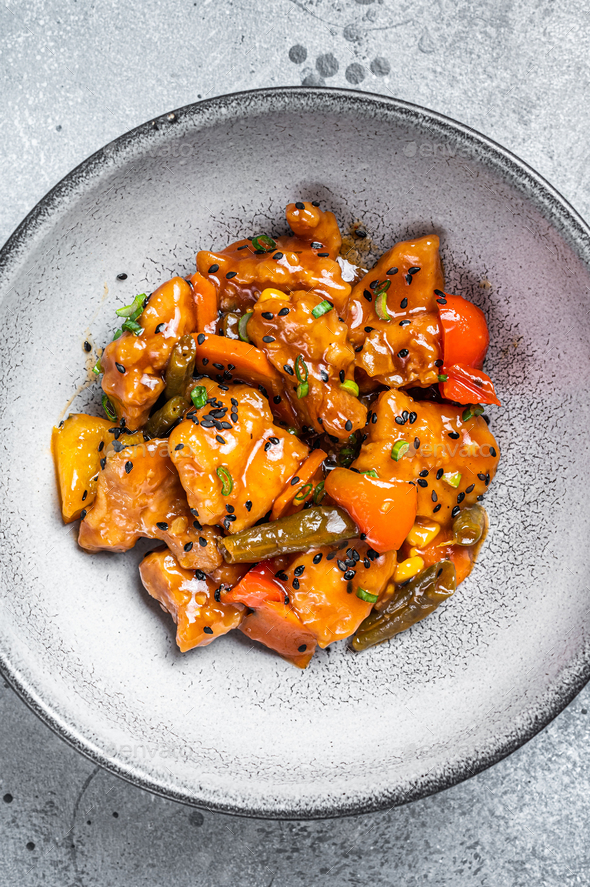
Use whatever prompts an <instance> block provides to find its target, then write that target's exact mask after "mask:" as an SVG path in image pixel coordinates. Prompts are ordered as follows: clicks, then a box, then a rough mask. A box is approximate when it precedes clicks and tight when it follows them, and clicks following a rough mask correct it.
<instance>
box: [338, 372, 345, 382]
mask: <svg viewBox="0 0 590 887" xmlns="http://www.w3.org/2000/svg"><path fill="white" fill-rule="evenodd" d="M338 378H339V379H340V381H341V382H344V378H345V374H344V370H340V372H339V373H338Z"/></svg>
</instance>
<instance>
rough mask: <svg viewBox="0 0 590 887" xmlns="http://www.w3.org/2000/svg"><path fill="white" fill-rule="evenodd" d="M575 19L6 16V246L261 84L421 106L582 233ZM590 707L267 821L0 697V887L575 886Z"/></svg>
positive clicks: (370, 14)
mask: <svg viewBox="0 0 590 887" xmlns="http://www.w3.org/2000/svg"><path fill="white" fill-rule="evenodd" d="M582 7H583V4H580V3H575V2H573V0H561V2H559V3H556V2H553V0H535V2H533V0H525V2H520V3H519V2H517V0H497V2H494V3H488V2H484V0H467V2H462V0H457V2H452V0H417V2H415V3H410V2H408V0H400V2H396V0H274V2H264V3H263V2H262V0H233V2H232V0H197V2H194V0H144V2H141V3H139V2H137V0H135V2H122V0H120V2H118V3H117V2H113V0H110V2H109V0H103V2H91V0H67V2H66V0H46V2H40V0H9V2H6V3H5V2H2V3H0V85H1V86H0V122H1V124H2V125H1V127H0V185H1V193H2V205H1V206H0V241H4V239H5V238H6V237H7V236H8V235H9V234H10V232H11V231H12V230H13V229H14V227H15V226H16V225H17V224H18V222H19V221H20V220H21V218H22V217H23V216H24V215H25V214H26V213H27V212H28V211H29V209H31V208H32V207H33V206H34V204H35V203H36V202H37V201H38V200H39V199H40V198H41V197H42V196H43V194H44V193H45V192H46V191H47V190H48V189H49V188H50V187H51V186H52V185H53V184H54V183H55V182H56V181H58V180H59V179H60V178H61V177H62V176H63V175H65V174H66V173H67V172H68V171H69V170H70V169H71V168H72V167H73V166H75V165H76V164H77V163H79V162H80V161H81V160H83V159H84V158H85V157H86V156H87V155H88V154H90V153H91V152H93V151H95V150H96V149H97V148H99V147H101V146H102V145H103V144H104V143H105V142H107V141H109V140H110V139H112V138H114V137H116V136H117V135H119V134H120V133H122V132H124V131H125V130H128V129H130V128H131V127H133V126H135V125H136V124H138V123H141V122H142V121H144V120H146V119H148V118H150V117H153V116H155V115H157V114H161V113H163V112H165V111H167V110H169V109H171V108H174V107H178V106H180V105H183V104H185V103H187V102H193V101H196V100H198V99H200V98H206V97H209V96H213V95H217V94H221V93H227V92H232V91H234V90H239V89H249V88H254V87H259V86H266V85H273V84H275V85H279V84H280V85H282V84H299V83H316V84H325V85H337V86H346V85H354V86H357V87H358V88H360V89H364V90H369V91H373V92H381V93H383V94H385V95H393V96H396V97H400V98H403V99H406V100H409V101H412V102H417V103H420V104H423V105H426V106H427V107H430V108H434V109H435V110H437V111H441V112H443V113H445V114H448V115H450V116H452V117H455V118H456V119H458V120H461V121H463V122H465V123H467V124H469V125H471V126H473V127H474V128H475V129H478V130H480V131H482V132H484V133H486V134H487V135H489V136H491V137H492V138H494V139H496V140H497V141H498V142H500V143H502V144H503V145H505V146H506V147H508V148H510V149H511V150H513V151H514V152H516V153H517V154H519V155H520V156H521V157H523V158H524V159H525V160H526V161H528V162H529V163H530V164H532V165H533V166H534V167H536V169H538V170H539V172H541V173H542V174H543V175H544V176H546V178H548V179H549V180H550V181H551V182H552V183H553V184H554V185H555V186H556V187H557V188H558V189H559V190H561V191H562V193H563V194H564V195H565V196H566V197H567V198H568V199H569V200H570V201H571V202H572V203H573V205H574V206H575V207H576V208H577V209H578V210H579V211H580V212H581V213H582V215H584V216H586V217H587V218H588V217H590V168H589V166H588V152H589V150H590V149H589V148H588V141H587V136H588V131H589V123H590V106H589V105H588V102H587V100H586V95H587V89H588V82H589V79H590V67H589V65H588V58H589V49H590V8H586V9H584V8H582ZM565 544H567V540H565ZM589 709H590V689H588V688H587V689H586V690H584V691H583V692H582V693H581V694H580V696H579V697H578V698H577V699H576V700H574V702H573V703H572V704H571V705H570V706H569V708H568V709H567V710H566V711H565V712H564V713H563V714H562V715H561V716H560V717H559V718H557V719H556V720H555V721H554V722H553V723H552V724H550V725H549V727H548V728H547V729H546V730H544V731H543V732H542V733H541V734H540V735H539V736H537V737H536V738H535V739H534V740H533V741H532V742H530V743H529V744H528V745H526V746H525V747H524V748H522V749H521V750H520V751H518V752H516V753H515V754H513V755H512V756H511V757H510V758H508V759H506V760H505V761H502V762H501V763H499V764H497V765H496V766H495V767H494V768H492V769H491V770H489V771H487V772H485V773H482V774H480V775H479V776H477V777H475V778H473V779H471V780H469V781H468V782H465V783H463V784H462V785H459V786H456V787H454V788H452V789H450V790H448V791H446V792H444V793H441V794H439V795H436V796H434V797H431V798H426V799H424V800H422V801H419V802H417V803H414V804H411V805H409V806H407V807H404V808H399V809H394V810H391V811H389V812H386V813H381V814H376V815H370V816H363V817H358V818H351V819H345V820H335V821H327V822H311V823H285V822H260V821H255V820H246V819H234V818H231V817H227V816H221V815H215V814H210V813H207V812H204V813H200V812H198V811H194V810H193V811H191V810H190V809H187V808H185V807H182V806H180V805H177V804H174V803H171V802H168V801H164V800H161V799H159V798H156V797H153V796H151V795H149V794H147V793H145V792H142V791H140V790H138V789H136V788H132V787H130V786H128V785H127V784H126V783H123V782H121V781H120V780H118V779H116V778H115V777H113V776H111V775H110V774H109V773H106V772H104V771H102V770H100V769H99V768H96V767H94V765H92V764H91V763H89V762H88V761H86V760H85V759H84V758H82V757H80V756H79V755H77V754H76V753H75V752H73V751H72V750H71V749H70V748H69V747H68V746H66V745H65V744H64V743H63V742H62V741H61V740H60V739H58V738H57V737H56V736H54V735H53V734H52V733H51V732H50V731H49V730H48V729H47V728H46V727H45V726H44V725H43V724H41V723H40V722H39V721H38V720H37V719H36V718H35V717H34V716H33V715H32V714H31V713H30V712H29V711H28V710H27V709H26V707H25V706H24V704H23V703H22V702H21V701H20V700H19V699H18V698H17V697H16V696H15V694H14V693H13V692H12V691H11V690H10V689H9V688H8V687H7V686H6V685H3V684H0V885H2V887H4V885H11V887H12V885H19V887H20V885H22V887H28V885H38V884H48V885H51V887H54V885H55V887H58V885H59V887H69V885H71V887H99V885H100V887H102V885H109V887H110V885H113V887H119V885H121V887H136V885H137V887H139V885H142V887H143V885H161V884H174V885H177V887H185V885H186V887H193V885H199V887H201V885H207V887H208V885H244V887H250V885H252V887H270V885H271V884H272V885H274V887H283V885H285V887H299V885H301V887H304V885H305V887H308V885H311V884H317V883H320V882H321V883H322V884H325V885H326V887H331V885H356V884H361V883H362V884H367V883H369V884H374V885H403V887H412V885H425V884H432V885H441V887H447V885H448V887H464V885H465V887H470V885H493V887H517V885H518V887H520V885H541V884H543V885H546V887H554V885H555V887H563V885H588V884H590V850H589V846H590V843H589V841H588V821H589V815H590V775H589V774H590V743H589V741H588V740H589V721H590V715H589V714H588V710H589ZM2 797H3V800H2Z"/></svg>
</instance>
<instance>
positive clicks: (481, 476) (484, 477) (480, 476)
mask: <svg viewBox="0 0 590 887" xmlns="http://www.w3.org/2000/svg"><path fill="white" fill-rule="evenodd" d="M477 476H478V478H479V480H485V479H486V476H485V474H482V473H481V472H480V473H479V474H478V475H477Z"/></svg>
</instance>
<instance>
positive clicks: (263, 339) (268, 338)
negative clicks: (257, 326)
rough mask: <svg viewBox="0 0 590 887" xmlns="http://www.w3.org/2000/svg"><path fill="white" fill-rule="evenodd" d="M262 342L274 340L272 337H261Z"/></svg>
mask: <svg viewBox="0 0 590 887" xmlns="http://www.w3.org/2000/svg"><path fill="white" fill-rule="evenodd" d="M262 341H263V342H274V338H273V337H272V336H263V337H262Z"/></svg>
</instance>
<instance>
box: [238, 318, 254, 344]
mask: <svg viewBox="0 0 590 887" xmlns="http://www.w3.org/2000/svg"><path fill="white" fill-rule="evenodd" d="M253 313H254V312H253V311H246V313H245V314H242V316H241V317H240V320H239V322H238V336H239V337H240V339H241V340H242V342H249V341H250V339H249V338H248V321H249V320H250V318H251V317H252V314H253Z"/></svg>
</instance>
